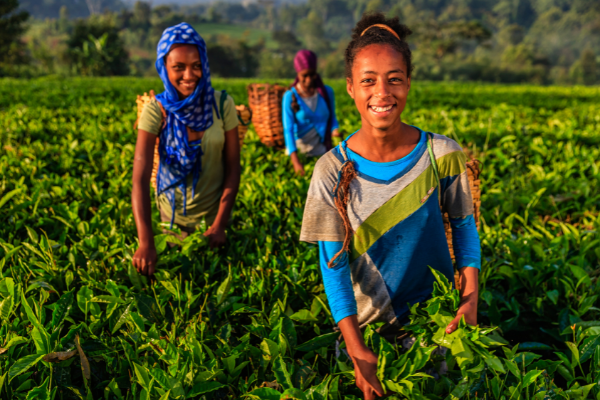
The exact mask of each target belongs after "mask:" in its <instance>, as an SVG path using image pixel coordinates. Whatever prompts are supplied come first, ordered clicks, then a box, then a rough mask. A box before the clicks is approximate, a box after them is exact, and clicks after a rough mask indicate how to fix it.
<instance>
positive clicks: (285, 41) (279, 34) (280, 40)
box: [273, 31, 302, 53]
mask: <svg viewBox="0 0 600 400" xmlns="http://www.w3.org/2000/svg"><path fill="white" fill-rule="evenodd" d="M273 40H274V41H275V42H277V49H278V51H279V52H282V53H296V52H297V51H298V50H300V49H301V48H302V42H300V41H299V40H298V38H297V37H296V35H294V33H293V32H290V31H274V32H273Z"/></svg>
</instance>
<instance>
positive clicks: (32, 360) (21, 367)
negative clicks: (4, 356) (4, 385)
mask: <svg viewBox="0 0 600 400" xmlns="http://www.w3.org/2000/svg"><path fill="white" fill-rule="evenodd" d="M45 355H46V354H31V355H28V356H25V357H22V358H20V359H18V360H17V362H15V363H14V364H13V365H12V366H11V367H10V369H9V370H8V379H9V381H10V380H12V379H13V378H14V377H16V376H18V375H20V374H22V373H23V372H25V371H27V370H28V369H29V368H31V367H33V366H34V365H36V364H37V363H38V362H39V361H40V360H41V359H42V358H44V356H45Z"/></svg>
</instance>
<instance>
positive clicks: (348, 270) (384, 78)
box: [300, 13, 481, 399]
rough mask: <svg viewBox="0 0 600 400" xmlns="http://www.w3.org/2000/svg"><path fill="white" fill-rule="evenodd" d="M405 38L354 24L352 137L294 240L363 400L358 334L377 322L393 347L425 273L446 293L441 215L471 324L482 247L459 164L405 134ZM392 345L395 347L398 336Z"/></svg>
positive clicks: (422, 293)
mask: <svg viewBox="0 0 600 400" xmlns="http://www.w3.org/2000/svg"><path fill="white" fill-rule="evenodd" d="M409 34H410V30H409V29H408V28H407V27H406V26H404V25H401V24H400V23H399V22H398V18H397V17H396V18H392V19H387V18H386V17H385V16H384V15H383V14H379V13H376V14H366V15H364V16H363V18H362V19H361V20H360V21H359V22H358V23H357V25H356V27H355V28H354V31H353V34H352V41H351V42H350V43H349V45H348V47H347V49H346V53H345V59H346V86H347V91H348V94H349V95H350V97H352V99H354V103H355V105H356V108H357V110H358V112H359V113H360V117H361V126H360V128H359V129H358V130H357V131H356V132H355V133H354V134H352V135H351V136H349V137H348V138H347V139H346V140H344V141H343V142H342V143H340V145H339V146H337V147H336V148H335V149H333V150H332V151H330V152H328V153H327V154H326V155H324V156H323V157H321V159H320V160H319V161H318V162H317V163H316V165H315V171H314V173H313V176H312V180H311V184H310V188H309V191H308V195H307V200H306V206H305V208H304V219H303V221H302V232H301V234H300V240H302V241H307V242H317V243H318V244H319V253H320V263H321V271H322V275H323V282H324V286H325V292H326V294H327V299H328V302H329V305H330V307H331V312H332V314H333V317H334V319H335V321H336V322H337V324H338V326H339V328H340V330H341V332H342V334H343V337H344V341H345V342H346V348H347V350H348V353H349V355H350V357H351V358H352V360H353V364H354V370H355V376H356V384H357V386H358V387H359V388H360V389H361V390H362V392H363V393H364V396H365V399H374V398H375V397H376V396H382V395H383V390H382V387H381V384H380V382H379V380H378V379H377V355H375V354H374V353H373V351H371V350H370V349H369V348H368V347H367V346H366V345H365V343H364V341H363V336H362V334H361V331H360V329H361V328H362V327H364V326H365V325H367V324H370V323H374V322H383V323H384V325H383V326H382V327H381V328H380V329H381V330H380V333H381V334H383V335H386V336H388V337H389V336H392V337H394V336H396V335H398V334H399V333H400V332H401V329H402V326H403V325H405V324H406V323H408V322H409V320H408V315H409V314H410V310H409V306H410V305H413V304H415V303H422V302H423V301H425V300H427V299H428V298H429V297H430V296H431V293H432V288H433V282H434V276H433V274H432V273H431V271H430V269H429V267H430V266H431V267H432V268H434V269H436V270H438V271H440V272H441V273H443V274H444V275H445V276H446V278H448V280H449V281H450V282H454V271H453V265H452V259H451V258H450V252H449V249H448V244H447V240H446V235H445V232H444V224H443V219H442V212H441V211H440V205H441V206H442V209H443V211H444V212H447V213H448V215H449V216H450V222H451V225H452V235H453V238H454V242H453V245H454V249H455V254H456V263H457V267H458V268H459V273H460V283H461V284H460V287H461V293H460V295H461V304H460V307H459V310H458V315H457V316H456V318H454V319H453V320H449V321H448V326H447V328H446V332H447V333H451V332H453V331H454V330H456V328H457V325H458V321H459V320H460V318H461V317H462V316H464V318H465V320H466V322H467V323H468V324H472V325H474V324H476V323H477V296H478V283H477V281H478V274H479V268H480V264H481V254H480V244H479V236H478V233H477V228H476V225H475V220H474V218H473V200H472V198H471V191H470V189H469V183H468V178H467V172H466V157H465V155H464V153H463V151H462V149H461V147H460V146H459V145H458V144H457V143H456V142H455V141H453V140H452V139H449V138H447V137H445V136H442V135H437V134H433V133H429V132H427V131H425V130H423V129H421V128H418V127H416V126H411V125H408V124H406V123H404V122H402V112H403V110H404V108H405V106H406V102H407V100H408V94H409V90H410V85H411V70H412V64H411V51H410V47H409V46H408V44H407V43H406V41H405V38H406V36H408V35H409ZM396 337H397V336H396Z"/></svg>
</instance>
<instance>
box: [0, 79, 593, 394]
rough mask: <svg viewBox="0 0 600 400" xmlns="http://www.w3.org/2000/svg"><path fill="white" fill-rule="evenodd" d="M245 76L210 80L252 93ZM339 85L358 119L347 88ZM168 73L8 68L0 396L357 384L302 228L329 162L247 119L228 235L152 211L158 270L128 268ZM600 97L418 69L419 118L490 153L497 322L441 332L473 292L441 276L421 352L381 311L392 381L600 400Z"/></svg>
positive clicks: (443, 389)
mask: <svg viewBox="0 0 600 400" xmlns="http://www.w3.org/2000/svg"><path fill="white" fill-rule="evenodd" d="M249 82H250V81H249V80H222V79H218V78H217V79H215V80H214V86H215V88H216V89H217V90H220V89H226V90H227V91H228V93H230V94H231V95H232V96H233V97H234V98H235V99H236V102H237V103H238V104H239V103H244V102H245V100H246V94H245V93H246V92H245V87H246V85H247V84H248V83H249ZM282 83H286V82H282ZM329 83H331V85H332V87H333V88H334V90H335V92H336V94H337V98H336V100H337V101H336V104H337V107H338V110H337V112H338V116H339V119H340V125H341V129H342V130H343V131H345V133H346V134H347V133H349V132H352V131H354V130H355V129H356V128H358V123H359V117H358V114H357V113H356V110H355V108H354V105H353V103H352V101H351V99H350V98H349V97H348V96H347V95H346V94H345V92H344V89H345V83H344V81H342V80H339V81H330V82H329ZM161 88H162V84H161V82H160V80H158V79H135V78H110V79H109V78H95V79H90V78H87V79H71V80H64V79H38V80H31V81H19V80H9V79H7V80H3V81H0V127H1V128H0V141H1V142H2V147H1V148H0V316H1V318H0V319H1V322H0V398H3V399H4V398H7V399H27V398H60V397H57V396H58V395H60V396H62V398H63V399H80V398H94V399H101V398H103V399H109V400H112V399H126V398H129V399H146V398H152V399H161V400H166V399H183V398H202V397H203V396H204V398H206V399H209V398H210V399H212V398H232V399H233V398H245V399H278V398H280V397H282V396H283V398H291V399H304V398H306V399H312V400H316V399H329V398H331V399H355V398H360V397H361V394H360V393H359V391H358V389H357V388H356V387H355V384H354V376H353V370H352V363H351V361H350V360H349V359H348V358H347V357H346V355H345V353H344V348H343V347H344V345H343V344H341V345H339V346H337V345H336V340H337V339H338V337H339V333H337V332H335V331H334V330H333V329H332V325H333V320H332V318H331V314H330V312H329V310H328V307H327V300H326V297H325V295H324V293H323V286H322V281H321V276H320V272H319V265H318V254H317V248H316V247H315V246H314V245H310V244H306V243H301V242H299V241H298V234H299V230H300V224H301V220H302V210H303V207H304V201H305V195H306V191H307V189H308V185H309V179H310V174H311V173H312V171H313V168H314V160H310V161H309V160H306V169H307V172H308V176H307V177H298V176H295V175H294V174H293V172H292V171H293V170H292V168H291V165H290V164H289V160H288V157H287V156H286V155H285V154H284V153H283V152H278V151H275V150H273V149H268V148H266V147H264V146H263V145H262V144H260V142H259V141H258V140H257V138H256V136H255V134H254V133H253V131H252V128H251V130H250V131H249V135H248V137H247V139H246V142H245V143H244V146H243V148H242V171H243V173H242V184H241V186H240V193H239V195H238V199H237V202H236V207H235V210H234V213H233V220H232V224H231V227H230V229H229V230H228V233H227V234H228V245H227V246H226V247H225V248H223V249H219V250H211V249H209V248H207V246H206V242H205V241H203V240H201V239H202V238H201V234H195V235H191V236H190V237H189V238H187V239H186V240H185V241H184V242H183V244H182V246H181V247H175V248H171V247H170V246H168V245H167V238H168V235H165V234H164V233H163V231H162V227H161V226H160V225H159V224H156V225H155V226H154V232H155V236H156V243H157V246H158V247H160V248H161V253H160V259H159V265H158V268H157V273H156V276H155V278H154V279H153V280H149V279H147V278H145V277H143V276H140V275H139V274H138V273H137V271H136V270H135V269H134V268H132V267H131V255H132V254H133V252H134V251H135V249H136V246H137V242H136V231H135V224H134V221H133V217H132V214H131V206H130V193H131V169H132V160H133V152H134V144H135V132H133V131H132V129H131V127H132V125H133V122H134V120H135V117H136V115H135V102H134V99H135V95H136V94H138V93H143V92H147V91H149V90H151V89H154V90H156V91H157V92H160V91H161V90H162V89H161ZM599 97H600V91H599V90H598V89H595V88H576V89H572V88H557V87H549V88H540V87H532V86H518V87H506V86H499V85H487V86H486V85H470V84H466V85H459V84H427V83H420V82H416V81H415V82H413V86H412V89H411V95H410V99H409V103H408V109H407V111H406V114H405V115H403V118H404V119H405V120H406V121H407V122H409V123H411V124H414V125H417V126H420V127H422V128H425V129H428V130H430V131H434V132H438V133H441V134H445V135H447V136H450V137H453V138H456V139H457V140H458V141H459V142H460V143H461V144H462V145H463V146H466V147H468V148H469V149H471V150H472V151H473V152H474V153H475V155H476V156H477V157H478V158H479V159H480V160H481V161H482V162H483V175H482V189H483V193H482V203H483V209H482V211H483V218H482V227H481V229H480V234H481V238H482V252H483V257H484V259H483V266H482V270H481V274H480V304H479V322H480V325H479V326H478V327H470V326H467V325H465V324H464V323H462V322H461V324H460V325H459V328H458V330H457V331H456V332H455V333H453V334H450V335H448V334H445V326H446V324H447V322H448V321H449V320H450V319H451V318H452V316H453V315H454V314H455V312H456V308H457V306H458V301H459V297H458V294H457V292H456V291H455V290H453V289H452V287H451V285H450V284H449V283H448V282H446V281H445V279H444V278H443V277H442V276H437V280H436V286H435V289H434V290H435V292H434V297H433V298H432V299H430V300H428V301H427V302H425V303H424V304H422V305H420V306H418V307H413V309H412V313H413V315H412V322H411V324H410V325H409V326H407V327H406V330H407V331H408V332H409V333H410V334H411V335H412V336H413V337H414V338H415V341H414V343H415V344H414V345H413V346H412V347H411V348H410V349H404V348H402V347H401V346H399V344H397V343H395V339H394V338H388V337H387V336H384V335H383V333H382V334H381V335H380V334H379V333H378V332H377V325H373V326H370V327H368V328H366V330H365V340H366V342H367V343H368V345H369V346H370V347H371V348H372V349H373V350H374V351H375V352H376V353H377V354H378V356H379V371H378V376H379V378H380V379H381V381H382V382H383V384H384V385H385V387H386V390H387V391H393V392H395V393H394V394H392V395H391V398H410V399H423V398H427V399H441V398H466V399H468V398H486V399H502V398H504V399H510V398H512V399H516V398H521V399H528V398H529V399H544V398H550V399H598V398H599V395H600V391H599V389H598V387H597V385H596V382H598V379H599V378H600V318H599V314H600V311H599V310H598V308H597V304H598V296H599V295H600V288H599V285H598V276H599V274H598V265H600V253H599V252H598V250H597V249H598V243H600V237H599V234H598V232H599V228H600V226H599V225H600V220H599V217H598V216H599V210H598V204H599V202H598V200H599V199H600V193H599V191H598V187H600V182H598V181H599V179H600V172H599V171H600V164H599V161H598V160H600V150H599V146H598V145H599V144H600V141H599V139H598V137H597V131H598V129H599V128H600V118H599V117H598V115H599V114H600V112H599V111H600V110H599V109H598V108H599V107H598V98H599ZM153 220H154V221H159V217H158V212H157V210H156V209H153ZM77 338H79V342H80V347H81V354H83V356H81V355H80V353H79V352H78V350H77V345H76V343H77V340H78V339H77ZM440 344H441V345H444V346H445V347H447V348H448V350H447V351H446V353H445V354H443V352H442V351H440V350H439V349H438V346H439V345H440ZM336 350H337V351H336ZM57 352H60V353H57ZM49 353H50V354H54V357H55V358H54V359H55V360H57V361H56V362H51V361H46V359H44V357H45V356H46V355H48V354H49ZM58 354H60V355H61V356H62V357H68V358H65V359H63V360H60V359H58V358H56V357H58ZM86 360H87V361H86ZM444 365H445V368H446V369H447V373H446V374H445V375H442V376H439V375H440V374H439V372H440V369H443V368H444ZM86 371H88V372H89V379H88V378H87V377H86V374H87V373H88V372H86ZM435 378H438V379H435Z"/></svg>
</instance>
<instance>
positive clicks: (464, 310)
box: [446, 298, 477, 333]
mask: <svg viewBox="0 0 600 400" xmlns="http://www.w3.org/2000/svg"><path fill="white" fill-rule="evenodd" d="M463 315H464V316H465V322H466V323H467V324H469V325H473V326H475V325H477V298H475V300H470V299H469V300H466V301H463V302H462V303H461V305H460V306H459V307H458V312H457V313H456V317H455V318H454V319H453V320H452V322H450V323H449V324H448V326H447V327H446V333H452V332H454V331H455V330H456V328H458V322H459V321H460V318H461V317H462V316H463Z"/></svg>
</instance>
